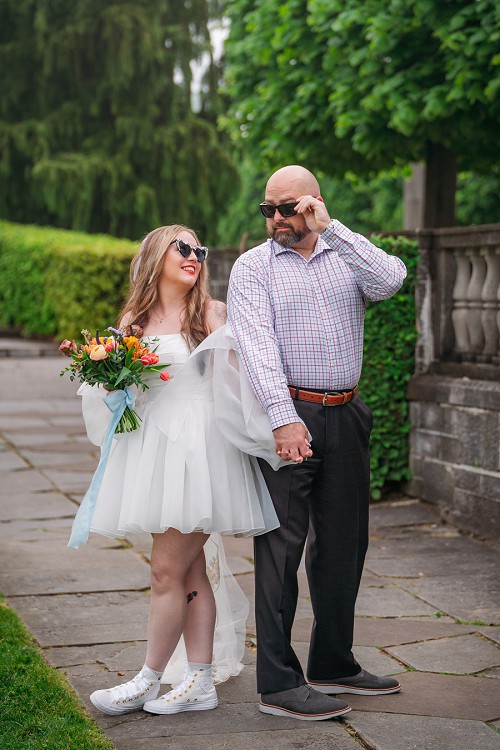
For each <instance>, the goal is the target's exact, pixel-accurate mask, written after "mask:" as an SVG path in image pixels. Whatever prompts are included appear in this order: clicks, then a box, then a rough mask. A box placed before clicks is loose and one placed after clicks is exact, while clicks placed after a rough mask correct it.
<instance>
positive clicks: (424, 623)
mask: <svg viewBox="0 0 500 750" xmlns="http://www.w3.org/2000/svg"><path fill="white" fill-rule="evenodd" d="M312 624H313V618H312V617H308V618H307V617H305V618H302V619H300V620H296V621H295V622H294V624H293V628H292V635H293V638H294V640H296V641H309V640H310V636H311V628H312ZM484 630H485V631H486V632H485V633H484V634H485V635H487V631H488V630H496V629H494V628H493V629H491V628H485V629H484ZM482 631H483V628H480V627H477V626H474V625H459V624H457V623H455V622H450V623H448V622H443V618H439V619H434V618H433V619H429V618H424V617H419V618H416V619H411V618H409V617H405V618H389V617H387V618H380V617H355V619H354V643H356V644H358V645H360V646H361V645H362V646H378V647H380V648H382V647H386V646H397V645H400V644H402V643H414V642H416V641H423V640H428V639H431V638H442V637H444V636H447V635H459V634H461V633H463V634H465V633H473V632H482ZM495 637H499V638H500V633H495Z"/></svg>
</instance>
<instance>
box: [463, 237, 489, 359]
mask: <svg viewBox="0 0 500 750" xmlns="http://www.w3.org/2000/svg"><path fill="white" fill-rule="evenodd" d="M467 255H468V256H469V258H470V261H471V263H472V274H471V277H470V280H469V286H468V287H467V328H468V329H469V342H470V345H469V352H470V353H472V354H473V355H474V356H473V357H469V359H474V360H475V359H476V357H477V355H478V354H481V352H482V351H483V347H484V332H483V326H482V323H481V311H482V307H483V303H482V300H481V292H482V291H483V285H484V279H485V277H486V263H485V261H484V258H482V257H481V256H480V255H479V252H478V250H477V249H471V250H467Z"/></svg>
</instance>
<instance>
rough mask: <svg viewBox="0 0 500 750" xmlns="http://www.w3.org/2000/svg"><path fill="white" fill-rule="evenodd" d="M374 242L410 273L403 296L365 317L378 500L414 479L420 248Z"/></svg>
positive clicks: (402, 241) (398, 241)
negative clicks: (412, 388)
mask: <svg viewBox="0 0 500 750" xmlns="http://www.w3.org/2000/svg"><path fill="white" fill-rule="evenodd" d="M372 240H373V241H374V242H375V243H376V244H377V245H379V247H382V248H383V249H384V250H385V251H386V252H388V253H391V254H393V255H398V256H399V257H400V258H401V259H402V260H403V261H404V263H405V264H406V267H407V269H408V275H407V277H406V280H405V282H404V284H403V286H402V287H401V289H400V290H399V292H398V293H397V294H395V295H394V296H393V297H391V299H388V300H383V301H382V302H372V303H369V304H368V308H367V311H366V318H365V345H364V359H363V371H362V374H361V380H360V384H359V395H360V396H361V398H362V399H363V401H365V402H366V403H367V404H368V406H369V407H370V409H371V410H372V412H373V432H372V439H371V443H370V446H371V467H372V484H371V487H372V497H373V498H374V499H379V498H380V497H381V496H382V494H383V493H384V492H387V491H390V490H392V489H396V488H397V487H398V486H399V484H400V483H401V482H405V481H408V480H409V479H410V478H411V474H410V469H409V434H410V426H411V425H410V419H409V404H408V399H407V389H408V383H409V381H410V378H411V376H412V375H413V373H414V370H415V344H416V340H417V330H416V323H415V320H416V311H415V285H416V274H417V264H418V247H417V243H416V242H415V241H413V240H408V239H406V238H404V237H396V238H394V237H383V238H376V237H375V238H372Z"/></svg>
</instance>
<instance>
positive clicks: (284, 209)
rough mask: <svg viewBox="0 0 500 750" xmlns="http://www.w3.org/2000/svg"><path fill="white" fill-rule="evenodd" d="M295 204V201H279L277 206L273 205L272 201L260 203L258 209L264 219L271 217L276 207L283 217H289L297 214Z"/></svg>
mask: <svg viewBox="0 0 500 750" xmlns="http://www.w3.org/2000/svg"><path fill="white" fill-rule="evenodd" d="M296 205H297V201H295V203H280V204H279V206H273V204H272V203H261V204H260V210H261V211H262V214H263V215H264V216H265V217H266V219H272V218H273V216H274V214H275V211H276V209H278V211H279V212H280V214H281V215H282V217H283V218H284V219H289V218H290V216H297V211H296V210H295V206H296Z"/></svg>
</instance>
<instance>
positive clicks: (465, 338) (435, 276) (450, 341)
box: [417, 224, 500, 380]
mask: <svg viewBox="0 0 500 750" xmlns="http://www.w3.org/2000/svg"><path fill="white" fill-rule="evenodd" d="M417 237H418V240H419V245H420V253H421V269H420V276H421V278H420V284H419V291H418V293H417V298H418V297H419V298H420V299H417V301H418V302H419V304H418V307H419V321H418V322H419V332H420V337H421V341H420V346H419V347H417V372H419V373H423V372H429V371H430V370H431V371H434V372H439V373H440V374H456V375H458V374H460V372H461V371H462V374H463V375H466V376H467V377H471V373H472V377H486V378H487V379H493V380H494V379H496V378H498V365H499V364H500V225H498V224H492V225H483V226H477V227H474V226H472V227H460V228H453V229H437V230H433V231H427V230H423V231H421V232H418V233H417ZM471 365H472V366H474V365H476V366H480V367H479V369H477V368H476V369H472V368H471Z"/></svg>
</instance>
